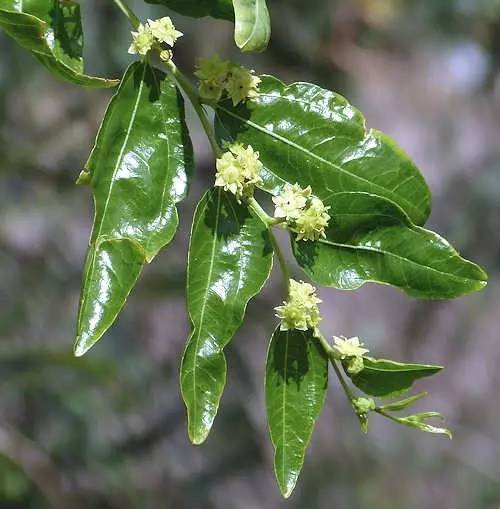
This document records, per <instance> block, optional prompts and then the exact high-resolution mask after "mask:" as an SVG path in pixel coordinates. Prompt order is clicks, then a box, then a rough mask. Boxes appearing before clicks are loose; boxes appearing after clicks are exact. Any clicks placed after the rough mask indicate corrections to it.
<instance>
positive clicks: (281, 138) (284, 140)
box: [216, 94, 422, 217]
mask: <svg viewBox="0 0 500 509" xmlns="http://www.w3.org/2000/svg"><path fill="white" fill-rule="evenodd" d="M263 95H264V94H263ZM278 98H280V97H279V96H278ZM216 107H217V108H218V109H220V110H222V111H224V112H225V113H226V114H228V115H230V116H231V117H233V118H235V119H237V120H239V121H240V122H242V123H244V124H246V125H249V126H250V127H252V128H254V129H256V130H257V131H260V132H262V133H264V134H267V135H268V136H271V137H272V138H275V139H277V140H278V141H281V142H282V143H285V144H286V145H289V146H290V147H292V148H294V149H296V150H298V151H300V152H303V153H304V154H307V155H308V156H310V157H312V158H314V159H316V160H318V161H320V162H322V163H323V164H325V165H327V166H331V167H332V168H335V169H336V170H337V171H339V172H340V173H344V174H346V175H349V177H351V178H354V179H357V180H360V181H362V182H364V183H366V184H368V185H370V186H373V187H374V188H375V189H378V190H381V191H383V193H382V194H381V196H382V197H384V198H386V197H387V194H388V193H389V195H390V196H391V197H392V196H396V197H397V198H398V199H400V200H401V201H404V202H405V204H406V205H407V206H408V208H409V209H411V210H414V211H415V210H416V214H417V215H416V216H415V217H419V216H421V215H422V214H421V213H420V211H419V210H418V209H416V207H414V205H413V204H412V203H411V202H410V201H409V200H407V199H406V198H405V197H403V196H401V195H395V193H394V192H392V191H390V190H389V189H387V188H385V187H382V186H380V185H379V184H377V183H375V182H371V181H370V180H367V179H366V178H364V177H361V176H360V175H356V174H355V173H351V172H350V171H347V170H345V169H344V168H342V167H341V166H339V165H337V164H335V163H333V162H331V161H328V160H327V159H324V158H323V157H321V156H319V155H318V154H315V153H314V152H311V151H310V150H307V149H306V148H304V147H302V146H300V145H298V144H297V143H295V142H293V141H292V140H289V139H288V138H285V137H284V136H281V135H280V134H277V133H274V132H272V131H269V130H267V129H265V128H264V127H262V126H260V125H259V124H256V123H255V122H252V121H251V120H249V119H245V118H243V117H241V116H239V115H237V114H236V113H233V112H232V111H230V110H228V109H226V108H224V107H223V106H222V105H220V104H218V105H217V106H216ZM269 171H270V172H271V173H272V174H273V175H274V172H273V171H272V170H269ZM278 177H279V175H278ZM279 178H280V179H282V178H281V177H279ZM282 180H283V179H282Z"/></svg>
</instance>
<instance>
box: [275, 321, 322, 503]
mask: <svg viewBox="0 0 500 509" xmlns="http://www.w3.org/2000/svg"><path fill="white" fill-rule="evenodd" d="M265 385H266V407H267V420H268V424H269V431H270V434H271V440H272V443H273V446H274V449H275V454H274V469H275V473H276V478H277V480H278V485H279V487H280V490H281V493H282V494H283V496H284V497H289V496H290V495H291V493H292V491H293V489H294V487H295V484H296V482H297V479H298V477H299V474H300V471H301V469H302V465H303V463H304V456H305V452H306V449H307V446H308V444H309V441H310V439H311V435H312V432H313V429H314V425H315V423H316V421H317V419H318V417H319V415H320V413H321V410H322V408H323V404H324V402H325V397H326V391H327V386H328V358H327V356H326V354H325V352H324V350H323V348H322V347H321V345H320V344H319V341H318V339H317V338H315V337H314V335H313V332H312V331H310V330H309V331H305V332H303V331H298V330H290V331H280V330H279V329H276V331H275V332H274V334H273V336H272V338H271V343H270V345H269V351H268V354H267V364H266V381H265Z"/></svg>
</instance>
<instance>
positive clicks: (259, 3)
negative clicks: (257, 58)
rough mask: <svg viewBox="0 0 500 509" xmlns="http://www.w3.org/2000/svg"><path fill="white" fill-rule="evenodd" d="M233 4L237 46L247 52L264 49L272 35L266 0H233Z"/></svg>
mask: <svg viewBox="0 0 500 509" xmlns="http://www.w3.org/2000/svg"><path fill="white" fill-rule="evenodd" d="M233 5H234V17H235V27H234V40H235V42H236V46H238V48H240V50H241V51H244V52H246V53H252V52H254V53H258V52H261V51H264V50H265V49H266V48H267V44H268V43H269V39H270V37H271V20H270V18H269V11H268V10H267V5H266V0H233Z"/></svg>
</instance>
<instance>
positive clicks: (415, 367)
mask: <svg viewBox="0 0 500 509" xmlns="http://www.w3.org/2000/svg"><path fill="white" fill-rule="evenodd" d="M363 365H364V367H363V369H362V370H361V371H360V372H359V373H356V374H355V375H352V374H350V373H349V372H348V371H347V370H345V372H346V374H347V375H348V376H349V377H350V378H351V380H352V383H353V384H354V385H355V386H356V387H357V388H358V389H361V390H362V391H363V392H365V393H366V394H370V396H378V397H390V396H393V395H397V394H400V393H401V392H404V391H406V390H407V389H409V388H410V387H411V386H412V384H413V382H415V381H416V380H418V379H419V378H424V377H426V376H431V375H434V374H435V373H438V372H439V371H441V370H442V369H443V368H442V366H434V365H432V364H408V363H403V362H395V361H391V360H388V359H373V358H372V357H363Z"/></svg>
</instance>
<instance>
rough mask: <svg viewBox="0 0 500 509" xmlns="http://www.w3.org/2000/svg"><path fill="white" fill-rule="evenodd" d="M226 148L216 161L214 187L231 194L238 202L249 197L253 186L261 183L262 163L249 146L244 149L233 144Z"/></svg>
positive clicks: (257, 154) (256, 153)
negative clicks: (221, 188)
mask: <svg viewBox="0 0 500 509" xmlns="http://www.w3.org/2000/svg"><path fill="white" fill-rule="evenodd" d="M227 148H228V150H227V151H226V152H224V154H222V156H221V157H220V158H218V159H217V163H216V167H217V173H216V175H215V185H216V186H218V187H223V188H224V190H226V191H229V192H231V193H233V194H234V195H236V197H237V198H238V201H239V200H240V199H241V198H242V197H248V196H251V195H252V194H253V190H254V187H255V185H256V184H260V183H261V182H262V178H261V176H260V170H261V168H262V163H261V162H260V160H259V153H258V152H256V151H255V150H254V149H253V147H252V146H250V145H248V146H247V147H246V148H245V147H243V146H242V145H239V144H235V145H228V147H227Z"/></svg>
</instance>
